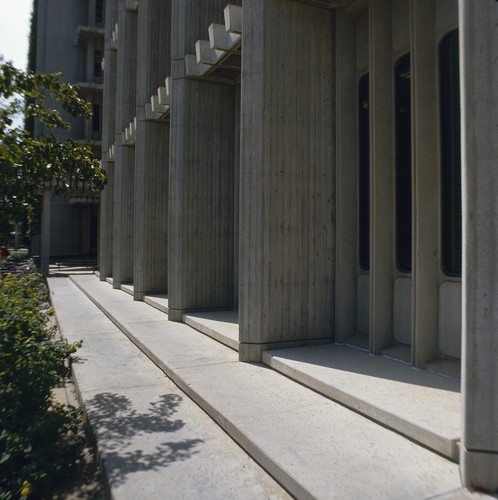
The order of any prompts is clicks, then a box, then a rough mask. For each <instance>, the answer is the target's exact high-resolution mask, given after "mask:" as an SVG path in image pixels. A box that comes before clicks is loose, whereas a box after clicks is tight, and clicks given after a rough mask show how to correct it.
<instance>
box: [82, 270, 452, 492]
mask: <svg viewBox="0 0 498 500" xmlns="http://www.w3.org/2000/svg"><path fill="white" fill-rule="evenodd" d="M72 279H73V280H74V282H75V283H77V284H78V286H79V287H80V288H81V289H82V290H83V291H84V292H85V294H87V296H89V297H91V298H92V300H93V301H94V302H95V303H96V304H97V305H98V306H99V307H100V308H101V310H102V311H104V312H105V314H106V315H107V316H108V317H110V318H112V319H113V321H114V322H115V323H116V324H117V325H119V327H120V329H121V330H122V331H123V333H125V335H126V336H128V338H129V339H131V340H132V341H133V342H134V343H135V344H136V345H137V346H139V347H140V349H141V350H142V351H143V352H144V353H146V354H147V356H148V357H149V358H150V359H152V360H153V361H154V363H155V364H156V365H157V366H159V367H160V368H161V370H162V371H163V372H164V373H166V374H167V375H168V376H169V377H170V378H171V379H172V380H173V381H174V382H175V383H176V385H177V386H178V387H179V388H180V389H181V390H183V391H184V392H185V393H186V394H187V395H188V396H189V397H190V398H192V400H193V401H195V402H196V403H197V404H198V405H199V406H200V407H202V408H203V409H204V410H205V411H206V412H207V413H208V414H209V415H210V416H211V417H212V418H213V419H214V420H215V421H216V422H218V423H219V425H220V426H221V427H222V428H223V429H224V430H225V431H226V432H227V433H228V434H229V435H230V436H231V437H232V438H233V439H234V440H235V441H236V442H237V443H238V444H239V445H240V446H242V447H243V448H244V449H245V450H246V451H247V452H248V453H249V454H250V455H251V456H252V457H253V458H254V459H255V460H256V461H257V462H258V463H259V464H260V465H261V466H262V467H263V468H264V469H265V470H266V471H267V472H269V473H270V474H271V475H272V476H273V477H274V478H275V479H277V481H278V482H279V483H280V484H282V485H283V486H284V487H285V488H286V489H287V490H288V491H289V492H290V493H291V494H292V495H294V496H295V497H297V498H327V499H330V498H341V499H349V498H355V499H356V498H364V497H365V496H368V497H369V498H379V499H380V498H393V499H399V498H417V499H420V498H431V497H435V496H437V495H441V494H449V493H448V492H451V491H453V490H455V489H458V488H459V485H460V480H459V475H458V466H457V465H456V464H455V463H453V462H451V461H449V460H447V459H445V458H444V457H442V456H440V455H439V454H436V453H433V452H432V451H430V450H428V449H427V448H424V447H421V446H419V445H417V444H416V443H414V442H413V441H411V440H409V439H406V438H404V437H403V436H401V435H399V434H397V433H395V432H393V431H391V430H389V429H387V428H385V427H384V426H381V425H378V424H377V423H375V422H373V421H372V420H370V419H368V418H365V417H363V416H361V415H360V414H358V413H357V412H354V411H351V410H349V409H347V408H345V407H344V406H342V405H340V404H337V403H335V402H334V401H332V400H330V399H328V398H325V397H324V396H322V395H320V394H318V393H316V392H314V391H312V390H310V389H308V388H306V387H304V386H303V385H301V384H299V383H297V382H295V381H293V380H291V379H289V378H288V377H286V376H283V375H281V374H279V373H277V372H276V371H274V370H270V369H268V368H267V367H265V366H264V365H262V364H256V363H240V362H238V360H237V353H236V352H234V351H233V350H232V349H229V348H227V347H225V346H223V345H221V344H220V343H219V342H214V341H213V340H212V339H210V338H209V337H207V336H206V335H201V334H200V333H199V332H197V331H195V330H193V329H192V328H190V327H189V326H188V325H185V324H181V323H174V322H171V321H168V320H167V317H166V316H165V315H164V314H163V313H161V312H159V311H158V310H155V309H154V308H152V307H150V306H148V305H147V304H145V303H143V302H136V301H135V302H134V301H133V299H132V298H131V297H130V296H129V295H127V294H125V293H122V292H119V291H115V290H113V289H112V288H111V287H110V286H109V285H108V284H106V283H105V282H100V281H99V280H98V279H96V278H95V277H92V276H75V277H73V278H72ZM116 359H120V358H119V356H118V357H117V358H116Z"/></svg>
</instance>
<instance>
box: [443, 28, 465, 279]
mask: <svg viewBox="0 0 498 500" xmlns="http://www.w3.org/2000/svg"><path fill="white" fill-rule="evenodd" d="M439 82H440V89H439V102H440V123H441V205H442V207H441V208H442V214H441V215H442V217H441V225H442V268H443V271H444V272H445V273H446V274H448V275H450V276H461V275H462V193H461V165H460V163H461V162H460V87H459V74H458V32H457V31H456V30H455V31H452V32H451V33H449V34H448V35H446V36H445V37H444V38H443V39H442V40H441V44H440V46H439Z"/></svg>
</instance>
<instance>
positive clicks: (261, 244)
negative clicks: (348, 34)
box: [239, 0, 335, 361]
mask: <svg viewBox="0 0 498 500" xmlns="http://www.w3.org/2000/svg"><path fill="white" fill-rule="evenodd" d="M243 23H244V24H243V33H244V37H243V47H242V51H243V58H242V65H243V67H242V97H241V172H240V178H241V180H240V189H241V192H240V295H239V324H240V349H239V356H240V359H241V360H244V361H248V360H259V359H261V354H262V352H263V351H264V350H266V349H269V348H271V347H273V346H283V345H286V346H292V345H304V344H308V343H316V342H326V341H330V340H331V339H332V337H333V327H334V293H333V290H334V243H333V240H334V205H335V199H334V182H335V169H334V139H333V138H334V133H335V130H334V126H333V124H334V98H333V96H334V50H333V41H334V28H333V26H334V14H333V12H332V11H330V10H327V9H321V8H318V7H313V6H310V5H306V4H303V3H299V2H288V1H287V0H253V1H251V2H247V3H245V4H244V20H243Z"/></svg>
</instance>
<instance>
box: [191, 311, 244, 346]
mask: <svg viewBox="0 0 498 500" xmlns="http://www.w3.org/2000/svg"><path fill="white" fill-rule="evenodd" d="M238 318H239V315H238V312H237V311H210V312H199V313H187V314H184V315H183V322H184V323H186V324H187V325H189V326H191V327H192V328H195V329H196V330H197V331H199V332H201V333H204V334H205V335H207V336H209V337H211V338H212V339H214V340H217V341H218V342H221V343H222V344H224V345H226V346H227V347H230V349H233V350H235V351H238V350H239V321H238Z"/></svg>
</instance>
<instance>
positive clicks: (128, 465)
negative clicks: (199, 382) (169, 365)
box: [85, 392, 204, 486]
mask: <svg viewBox="0 0 498 500" xmlns="http://www.w3.org/2000/svg"><path fill="white" fill-rule="evenodd" d="M182 399H183V398H182V397H181V396H179V395H178V394H164V395H162V396H160V397H159V398H158V401H156V402H153V403H149V408H148V411H147V412H144V413H141V412H139V411H137V410H136V409H134V408H133V407H132V404H131V402H130V400H129V399H128V398H127V397H126V396H123V395H120V394H113V393H108V392H107V393H102V394H98V395H96V396H94V397H93V398H92V399H91V400H89V401H87V402H86V404H85V406H86V412H87V415H88V417H89V419H90V423H91V426H92V429H93V431H94V434H95V436H96V438H97V443H98V448H99V450H98V451H99V454H100V456H101V460H102V461H103V463H104V465H105V473H106V475H107V477H108V479H109V482H110V483H111V484H112V485H113V486H117V485H119V484H122V483H123V482H124V479H125V478H126V476H127V475H128V474H131V473H134V472H138V471H146V470H158V469H160V468H164V467H168V465H169V464H171V463H173V462H178V461H183V460H187V459H188V458H190V457H191V456H192V455H194V454H196V453H198V452H199V451H198V450H197V448H198V447H199V445H200V444H201V443H203V442H204V441H203V440H202V439H195V438H193V439H179V440H174V439H171V440H168V439H166V440H163V439H164V438H165V437H166V436H167V435H170V434H172V433H175V432H177V431H179V430H180V429H182V428H183V427H184V426H185V423H184V422H183V421H182V420H180V419H174V414H175V413H176V412H177V411H178V407H179V406H180V405H181V402H182Z"/></svg>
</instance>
